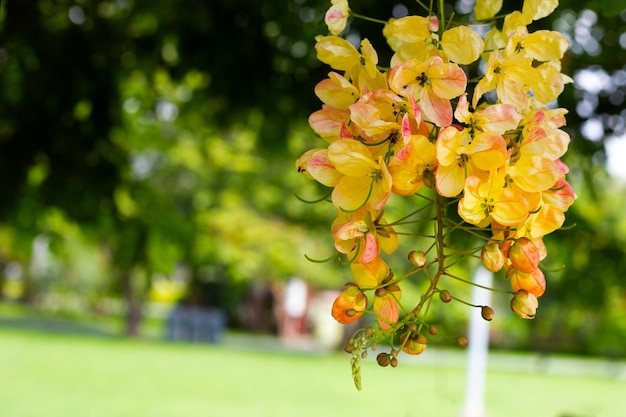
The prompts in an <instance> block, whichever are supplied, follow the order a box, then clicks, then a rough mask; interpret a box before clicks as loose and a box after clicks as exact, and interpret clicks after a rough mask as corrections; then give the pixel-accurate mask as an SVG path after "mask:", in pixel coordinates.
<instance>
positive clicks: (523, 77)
mask: <svg viewBox="0 0 626 417" xmlns="http://www.w3.org/2000/svg"><path fill="white" fill-rule="evenodd" d="M532 61H533V60H532V58H530V57H528V56H524V55H516V56H513V57H505V56H503V55H502V53H501V52H500V51H496V52H493V53H492V54H491V55H490V56H489V61H488V62H487V69H486V71H485V76H484V77H483V78H481V79H480V81H479V82H478V84H476V88H475V90H474V99H473V101H472V107H474V108H476V105H477V103H478V100H480V98H481V97H482V96H483V95H484V94H485V93H487V92H489V91H491V90H493V89H494V88H495V89H496V94H497V95H498V98H499V99H500V101H501V102H502V103H505V104H511V105H513V106H515V108H516V109H517V110H519V111H521V110H523V109H525V108H526V107H527V105H528V91H529V90H530V87H529V86H530V85H535V84H537V81H538V75H537V72H536V70H535V68H533V65H532Z"/></svg>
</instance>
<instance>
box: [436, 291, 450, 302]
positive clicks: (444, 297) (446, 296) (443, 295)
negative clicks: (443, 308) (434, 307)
mask: <svg viewBox="0 0 626 417" xmlns="http://www.w3.org/2000/svg"><path fill="white" fill-rule="evenodd" d="M439 299H440V300H441V301H443V302H444V303H449V302H450V301H452V296H451V295H450V291H448V290H443V291H440V292H439Z"/></svg>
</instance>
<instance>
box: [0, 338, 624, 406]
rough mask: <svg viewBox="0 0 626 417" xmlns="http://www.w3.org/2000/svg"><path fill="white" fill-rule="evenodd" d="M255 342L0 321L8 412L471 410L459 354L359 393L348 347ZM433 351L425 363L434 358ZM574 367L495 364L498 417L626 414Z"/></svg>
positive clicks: (407, 369) (613, 383)
mask: <svg viewBox="0 0 626 417" xmlns="http://www.w3.org/2000/svg"><path fill="white" fill-rule="evenodd" d="M246 340H248V342H246ZM250 340H252V339H245V338H242V339H240V340H239V341H237V343H233V340H231V341H230V342H229V343H226V344H224V345H218V346H207V345H202V346H199V345H183V344H169V343H161V342H155V341H152V342H145V341H144V342H141V341H129V340H124V339H115V338H102V337H85V336H68V335H63V334H46V333H42V332H35V331H23V330H16V329H7V328H0V416H2V417H39V416H46V417H72V416H77V417H105V416H106V417H144V416H145V417H166V416H167V417H192V416H193V417H195V416H211V417H214V416H215V417H220V416H237V417H246V416H250V417H264V416H267V417H283V416H284V417H309V416H310V417H313V416H316V417H317V416H320V417H322V416H323V417H334V416H338V417H339V416H341V417H352V416H355V417H356V416H359V417H360V416H375V415H385V416H398V417H404V416H407V417H408V416H420V417H422V416H425V417H439V416H441V417H444V416H445V417H448V416H453V417H454V416H459V415H460V410H461V408H462V403H463V385H464V379H465V375H464V370H463V369H462V367H460V366H457V364H455V363H454V360H451V361H450V363H449V364H447V365H446V363H440V362H441V361H442V356H441V355H439V356H436V355H435V358H437V361H439V362H437V364H436V366H433V365H432V361H430V363H431V365H428V366H427V365H420V364H419V363H417V364H416V363H412V364H408V363H404V364H402V363H401V364H400V366H399V367H398V368H395V369H392V368H385V369H382V368H379V367H378V366H377V365H375V364H374V363H372V362H371V361H367V362H366V363H364V364H363V390H362V391H361V392H358V391H357V390H356V389H355V388H354V386H353V385H352V382H351V377H350V368H349V357H348V356H347V355H345V354H339V353H337V354H328V355H320V354H318V355H312V354H302V353H300V354H298V353H295V352H288V351H285V350H282V351H270V349H265V350H263V349H255V346H244V345H242V343H243V344H245V343H248V344H251V343H254V342H253V341H252V342H250ZM426 355H427V354H426V353H425V354H424V355H422V357H421V358H423V359H421V360H423V361H425V363H429V361H428V357H427V356H426ZM457 357H458V355H457ZM496 361H501V362H502V364H503V365H505V364H509V365H514V364H515V363H517V364H519V366H520V367H522V368H527V367H528V365H527V363H529V362H527V361H528V358H527V357H524V356H507V357H506V358H504V359H503V358H500V359H496ZM525 361H526V362H525ZM443 362H446V361H445V360H444V361H443ZM561 363H562V364H563V363H564V364H565V365H563V366H565V368H564V370H567V369H568V368H567V362H561ZM618 365H619V366H620V367H623V366H624V363H623V362H620V363H618ZM572 366H573V365H572ZM501 368H504V369H506V367H505V366H502V367H501ZM544 369H545V368H544ZM574 374H575V372H574V373H572V374H570V375H557V374H554V373H551V372H544V373H543V374H537V373H531V372H519V371H512V370H508V371H507V370H491V371H490V373H489V375H488V380H487V384H488V385H487V393H486V397H487V398H486V408H487V411H488V413H489V417H623V416H625V415H626V380H625V378H624V375H621V376H614V377H613V378H611V377H602V376H597V375H596V376H581V375H574Z"/></svg>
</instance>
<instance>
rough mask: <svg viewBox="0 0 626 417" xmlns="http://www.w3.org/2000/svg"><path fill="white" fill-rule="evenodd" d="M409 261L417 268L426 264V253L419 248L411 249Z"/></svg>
mask: <svg viewBox="0 0 626 417" xmlns="http://www.w3.org/2000/svg"><path fill="white" fill-rule="evenodd" d="M409 261H410V262H411V263H412V264H413V265H415V266H416V267H418V268H422V267H423V266H424V265H426V254H425V253H424V251H421V250H412V251H411V252H409Z"/></svg>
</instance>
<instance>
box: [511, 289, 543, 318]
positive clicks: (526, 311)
mask: <svg viewBox="0 0 626 417" xmlns="http://www.w3.org/2000/svg"><path fill="white" fill-rule="evenodd" d="M537 306H539V302H538V301H537V297H535V296H534V294H531V293H529V292H528V291H526V290H518V291H517V292H516V293H515V296H513V298H512V299H511V310H513V311H514V312H515V314H517V315H518V316H520V317H521V318H523V319H534V318H535V314H536V312H537Z"/></svg>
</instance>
